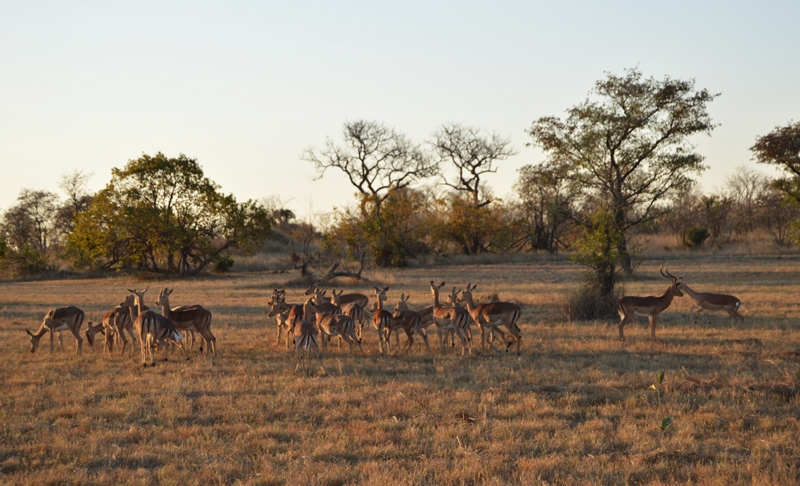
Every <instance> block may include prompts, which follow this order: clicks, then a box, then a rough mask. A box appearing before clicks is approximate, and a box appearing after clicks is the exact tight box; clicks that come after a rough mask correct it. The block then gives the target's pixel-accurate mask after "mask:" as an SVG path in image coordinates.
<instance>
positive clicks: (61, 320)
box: [25, 306, 85, 356]
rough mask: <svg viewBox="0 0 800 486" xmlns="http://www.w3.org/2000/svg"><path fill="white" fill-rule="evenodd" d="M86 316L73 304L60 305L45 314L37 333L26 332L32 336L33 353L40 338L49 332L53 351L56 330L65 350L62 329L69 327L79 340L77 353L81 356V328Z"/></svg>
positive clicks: (60, 343)
mask: <svg viewBox="0 0 800 486" xmlns="http://www.w3.org/2000/svg"><path fill="white" fill-rule="evenodd" d="M84 317H85V314H84V313H83V311H82V310H80V309H78V308H77V307H73V306H68V307H58V308H56V309H53V310H51V311H50V312H48V313H47V314H45V316H44V319H43V320H42V325H41V326H39V329H38V330H37V331H36V332H35V333H33V332H30V331H29V330H27V329H25V332H26V333H28V336H30V338H31V353H34V352H36V348H37V347H39V340H40V339H41V338H42V336H44V334H45V333H47V332H49V333H50V352H51V353H52V352H53V333H55V332H58V343H59V345H60V346H61V349H62V350H63V349H64V341H63V339H62V337H61V331H66V330H67V329H69V330H70V332H71V333H72V335H73V336H75V339H77V340H78V347H77V353H78V356H80V355H81V345H82V344H83V339H82V338H81V335H80V330H81V324H83V319H84Z"/></svg>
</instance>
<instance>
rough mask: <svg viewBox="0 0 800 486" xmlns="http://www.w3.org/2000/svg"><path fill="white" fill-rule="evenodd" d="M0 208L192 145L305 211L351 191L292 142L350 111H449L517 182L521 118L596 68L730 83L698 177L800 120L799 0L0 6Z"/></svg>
mask: <svg viewBox="0 0 800 486" xmlns="http://www.w3.org/2000/svg"><path fill="white" fill-rule="evenodd" d="M0 5H2V8H0V164H2V176H1V177H0V208H2V209H5V208H8V207H9V206H11V205H13V204H14V203H15V201H16V197H17V195H19V192H20V190H21V189H22V188H30V189H47V190H51V191H54V192H58V183H59V180H60V177H61V175H62V174H64V173H68V172H72V171H74V170H82V171H84V172H87V173H88V172H93V173H94V176H93V177H92V179H91V180H90V189H92V190H97V189H100V188H102V187H103V186H104V185H105V184H106V183H107V182H108V181H109V180H110V178H111V168H112V167H122V166H123V165H124V164H125V163H126V162H127V161H128V160H129V159H135V158H137V157H139V156H140V155H141V154H142V153H147V154H154V153H156V152H158V151H161V152H163V153H165V154H166V155H169V156H176V155H178V153H185V154H186V155H188V156H190V157H194V158H197V159H198V161H199V162H200V163H201V164H202V166H203V168H204V170H205V172H206V175H207V176H208V177H209V178H210V179H212V180H214V181H215V182H217V183H218V184H220V185H221V186H222V190H223V191H225V192H229V193H233V194H234V195H235V196H236V197H237V199H239V200H245V199H250V198H253V199H258V198H261V197H264V196H270V195H277V196H279V197H280V198H282V199H283V200H289V201H290V202H289V204H288V206H289V207H290V208H292V209H293V210H295V211H296V212H297V213H298V214H299V215H301V216H302V215H305V214H308V212H309V210H310V209H313V211H324V210H329V209H330V207H332V206H333V205H343V204H348V203H351V202H352V201H353V200H354V199H353V193H354V189H353V188H352V187H351V186H350V185H349V183H347V182H346V181H345V180H344V179H343V178H342V177H340V176H339V175H337V174H335V173H333V172H329V173H328V174H326V176H325V178H324V179H323V180H321V181H313V180H312V179H313V176H314V170H313V167H312V166H311V164H310V163H308V162H304V161H302V160H300V158H299V157H300V154H301V152H302V150H303V149H304V148H306V147H309V146H317V147H320V146H322V144H323V143H324V141H325V139H326V137H327V136H333V137H338V136H339V134H340V132H341V128H342V124H343V123H344V122H345V121H346V120H356V119H368V120H377V121H380V122H383V123H386V124H387V125H390V126H393V127H394V128H396V129H397V130H399V131H401V132H405V133H406V134H408V135H409V136H410V137H412V138H413V139H415V140H417V141H419V142H422V141H424V140H425V139H426V138H427V137H428V136H429V135H430V133H431V132H433V131H434V130H435V129H436V128H437V127H438V126H439V125H441V124H442V123H444V122H447V121H456V122H463V123H465V124H468V125H473V126H478V127H482V128H486V129H488V130H492V131H497V132H499V133H501V134H504V135H506V136H508V137H511V138H512V140H513V144H514V146H515V147H516V148H517V149H518V150H519V154H518V155H516V156H514V157H513V158H511V159H509V160H507V161H505V162H503V163H501V165H500V169H499V171H498V173H497V174H492V175H489V176H487V178H486V181H487V182H488V184H489V185H490V186H491V187H492V188H493V189H494V192H495V194H496V195H497V196H500V197H503V196H506V195H508V194H509V193H510V192H511V186H512V185H513V183H514V180H515V179H516V177H517V169H518V168H519V167H521V166H523V165H525V164H529V163H536V162H540V161H542V159H543V156H542V154H541V153H540V152H539V151H537V150H535V149H533V148H527V147H525V144H526V143H527V142H529V141H530V140H529V137H528V136H527V135H526V134H525V129H527V128H528V127H529V126H530V125H531V123H532V122H533V121H534V120H536V119H538V118H539V117H542V116H548V115H555V116H559V117H563V116H564V112H565V110H566V109H567V108H569V107H571V106H573V105H576V104H578V103H580V102H581V101H583V100H584V99H585V98H586V97H587V94H588V92H589V90H590V89H591V88H592V87H593V84H594V82H595V81H596V80H598V79H601V78H603V77H604V76H605V74H604V73H605V72H611V73H614V74H624V69H626V68H632V67H638V68H639V69H640V70H641V71H642V73H643V74H644V76H645V77H651V76H652V77H655V78H659V79H660V78H663V77H664V76H665V75H668V76H670V77H673V78H694V79H695V80H696V87H697V88H707V89H708V90H709V91H711V92H714V93H722V95H721V96H720V97H719V98H717V99H716V100H715V101H714V102H713V103H711V104H710V105H709V112H710V114H711V116H712V118H713V120H714V122H715V123H718V124H720V126H719V127H718V128H717V129H716V130H715V131H714V133H713V135H712V136H711V137H706V136H698V137H696V138H695V139H693V140H692V141H693V142H694V143H695V145H696V147H697V151H698V152H699V153H700V154H702V155H704V156H705V157H706V161H705V163H706V165H708V166H709V170H707V171H706V172H705V174H704V175H703V177H702V179H701V182H702V184H703V187H704V188H706V189H707V190H708V189H713V188H714V187H718V186H721V185H722V184H723V183H724V181H725V178H726V177H727V176H728V175H730V174H731V173H732V172H733V171H734V169H735V168H736V167H738V166H740V165H744V164H750V165H753V166H754V167H757V169H758V170H761V171H763V172H767V173H770V172H769V170H768V168H767V167H763V166H755V164H754V163H753V162H751V161H750V158H751V153H750V151H749V150H748V147H750V146H752V145H753V143H754V141H755V138H756V137H757V136H759V135H765V134H766V133H768V132H769V131H771V130H772V129H773V128H774V127H775V126H778V125H785V124H787V123H788V122H789V121H790V120H793V119H794V120H798V119H800V89H798V87H800V62H798V52H800V28H798V19H800V2H798V1H796V0H792V1H768V2H744V1H713V2H712V1H670V2H666V1H662V2H652V1H641V0H638V1H606V2H599V1H584V2H571V1H564V2H553V1H493V2H486V1H481V2H475V1H464V0H461V1H446V2H444V1H440V2H437V1H431V0H427V1H416V0H411V1H405V2H380V1H375V0H372V1H347V2H340V1H294V2H287V1H281V2H273V1H260V2H236V1H227V2H202V1H192V2H168V1H158V2H150V1H137V2H107V1H102V2H101V1H97V2H81V1H76V2H61V1H49V2H47V1H35V0H29V1H24V2H11V1H3V2H2V3H0Z"/></svg>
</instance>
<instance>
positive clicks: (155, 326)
mask: <svg viewBox="0 0 800 486" xmlns="http://www.w3.org/2000/svg"><path fill="white" fill-rule="evenodd" d="M148 288H149V287H148ZM130 292H131V293H132V294H133V295H134V299H135V302H136V319H135V320H134V321H133V327H134V328H135V329H136V334H138V335H139V339H141V343H142V365H143V366H147V354H148V352H149V353H150V363H151V365H152V366H155V365H156V358H155V345H156V343H158V344H159V346H162V347H163V348H164V361H167V360H168V359H169V341H172V342H174V343H176V344H177V345H178V347H179V348H180V349H181V351H183V355H184V356H185V357H186V359H187V360H188V359H189V355H188V354H186V350H185V349H184V347H183V343H182V342H181V341H182V340H183V336H181V334H180V333H179V332H178V331H177V330H176V329H175V326H174V325H173V324H172V321H170V320H169V319H167V318H166V317H164V316H162V315H160V314H157V313H155V312H153V311H151V310H145V309H144V294H145V293H146V292H147V289H145V290H144V292H136V291H135V290H130ZM133 312H134V311H133V308H131V317H133Z"/></svg>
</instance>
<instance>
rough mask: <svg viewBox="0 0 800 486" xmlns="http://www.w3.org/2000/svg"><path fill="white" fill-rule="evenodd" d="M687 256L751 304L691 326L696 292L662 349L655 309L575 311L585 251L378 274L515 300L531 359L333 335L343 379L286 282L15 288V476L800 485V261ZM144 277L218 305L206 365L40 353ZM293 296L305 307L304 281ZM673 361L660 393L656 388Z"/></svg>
mask: <svg viewBox="0 0 800 486" xmlns="http://www.w3.org/2000/svg"><path fill="white" fill-rule="evenodd" d="M659 264H660V261H659V262H655V261H649V262H644V263H643V264H642V265H641V266H640V267H639V269H638V272H637V277H636V278H635V279H634V280H633V281H630V282H627V283H626V284H625V293H626V294H629V295H660V294H661V293H662V292H663V291H664V289H665V288H666V286H667V283H668V282H667V281H666V280H664V279H663V278H662V277H660V276H659V275H658V267H659ZM545 268H546V269H547V270H545ZM669 268H670V271H672V272H673V273H675V274H676V275H682V276H683V277H684V278H685V279H686V281H687V282H688V283H689V284H690V285H692V286H693V288H694V289H695V290H700V291H716V292H724V293H732V294H735V295H737V296H739V297H740V298H741V299H742V301H743V302H744V311H743V312H744V314H745V315H746V316H747V320H746V321H745V322H744V323H739V322H736V323H734V322H732V320H731V319H730V318H729V317H728V316H727V315H726V314H724V313H723V314H719V313H718V314H708V315H707V317H706V318H707V319H708V320H710V321H711V323H710V324H706V323H704V322H700V321H698V323H697V324H692V323H691V322H690V318H689V315H688V310H689V308H690V304H691V302H690V298H689V297H688V296H687V297H684V298H683V299H676V300H675V302H674V303H673V305H672V307H670V308H669V309H668V310H667V311H666V312H665V313H664V314H662V315H661V318H660V319H659V326H658V328H657V330H656V333H657V336H658V338H659V339H660V341H658V342H651V341H649V340H648V339H647V338H648V336H649V329H648V327H647V325H646V322H645V319H644V318H638V320H637V323H636V324H635V325H633V326H631V327H630V328H629V329H626V337H627V338H628V341H627V342H626V343H621V342H619V341H617V339H616V337H617V326H616V322H615V321H611V320H609V321H603V322H567V321H565V319H564V318H563V317H562V316H563V312H562V311H561V304H562V302H563V301H564V300H565V293H568V292H570V291H572V290H574V289H575V288H576V286H577V285H579V282H580V273H581V270H580V268H579V267H577V266H576V265H574V264H571V263H566V262H557V261H548V262H546V263H542V264H539V263H511V264H493V265H463V266H447V267H444V266H442V267H434V268H426V269H409V270H397V271H380V272H375V273H371V274H368V275H367V276H368V277H369V278H371V279H373V281H374V282H375V283H377V284H380V285H382V286H385V285H390V291H389V298H390V302H392V304H393V303H394V302H396V301H397V299H398V298H399V296H400V294H401V293H411V303H412V304H415V305H416V306H417V307H422V306H423V305H427V304H428V303H429V301H430V300H431V297H430V290H429V287H428V282H429V281H430V280H436V281H437V283H438V282H440V281H442V280H446V281H447V284H448V287H449V286H450V285H457V286H459V287H463V286H464V285H466V283H467V282H472V283H476V282H477V283H478V289H477V290H476V296H477V297H478V298H486V296H487V295H489V294H491V293H494V292H496V293H497V295H498V296H499V297H500V298H501V299H503V300H510V301H514V302H518V303H519V304H521V306H522V309H523V316H522V319H521V328H522V332H523V346H522V355H521V356H516V355H514V354H513V353H510V354H505V353H487V354H483V353H481V352H480V349H479V345H478V346H477V348H478V349H476V350H475V349H474V350H473V354H472V356H467V357H463V358H462V357H461V356H459V355H458V350H459V346H457V347H456V348H455V350H454V351H455V352H454V351H453V350H451V351H449V353H448V354H446V355H444V356H440V355H439V354H438V352H434V354H429V353H428V352H427V351H425V348H424V346H423V345H422V343H421V342H419V340H417V342H416V343H415V344H414V348H413V349H412V351H411V353H410V354H409V355H401V356H390V357H381V356H378V355H377V334H376V332H375V331H374V330H373V329H372V328H369V329H367V328H366V327H365V333H364V346H365V350H366V351H367V353H368V356H367V358H363V357H361V356H360V355H359V354H357V355H356V356H355V357H350V356H349V355H348V354H347V350H346V346H345V347H342V349H341V350H337V349H336V346H335V345H334V346H331V347H329V351H330V352H331V354H330V356H329V358H328V359H326V360H325V362H324V364H325V370H326V371H327V375H322V373H321V371H320V369H319V366H318V365H317V364H316V363H315V364H314V365H313V367H312V368H311V371H312V373H311V375H310V376H308V375H307V374H306V373H304V372H302V371H301V372H298V373H297V374H295V373H294V368H295V364H296V358H295V357H294V355H293V354H290V353H289V352H288V351H286V350H285V349H284V347H283V345H282V344H281V345H276V344H275V330H276V328H275V324H274V321H273V320H272V319H267V318H266V311H265V308H264V303H265V301H266V299H267V298H268V296H269V293H270V291H271V290H272V289H273V288H274V287H276V286H279V285H280V284H281V281H280V280H278V279H279V278H283V279H287V278H288V277H287V275H273V274H269V273H239V274H232V275H230V276H226V277H210V278H207V279H191V280H178V281H170V282H140V281H136V280H134V279H130V278H122V277H120V278H107V279H95V280H65V281H44V282H6V283H0V339H2V343H3V351H2V353H0V387H1V389H2V394H0V424H1V425H0V427H1V428H0V434H1V435H0V437H1V440H0V483H4V484H37V485H46V484H235V483H240V484H265V485H271V484H320V485H344V484H375V485H387V484H453V485H456V484H589V483H591V484H679V483H681V484H684V483H692V484H783V485H785V484H797V483H798V482H800V445H799V444H798V437H800V425H799V423H798V421H799V420H800V406H799V405H800V403H799V402H798V400H800V399H798V395H797V391H798V389H800V384H798V383H799V382H798V377H799V376H800V373H799V371H800V335H799V334H798V329H799V328H800V319H798V315H799V314H800V301H799V300H798V295H799V294H800V281H799V279H798V275H800V257H796V256H790V257H783V258H779V257H775V256H770V257H746V256H741V257H716V256H713V255H710V256H709V255H707V256H704V257H703V258H692V259H687V260H672V261H670V262H669ZM551 271H552V272H555V273H552V272H551ZM554 275H558V276H559V277H560V280H559V281H557V282H552V280H553V279H554ZM148 283H149V285H150V292H149V293H148V296H149V297H148V303H149V302H150V301H153V302H154V301H155V299H156V297H157V295H158V287H159V286H161V287H163V286H167V285H168V286H169V287H174V288H175V293H174V295H173V300H174V305H181V304H189V303H202V304H203V305H205V306H206V307H207V308H209V309H210V310H212V311H213V313H214V321H213V330H214V333H215V334H216V336H217V346H218V349H219V355H218V356H217V357H216V358H211V357H207V356H200V355H198V353H197V351H196V349H197V348H196V347H195V351H194V352H192V353H191V355H192V359H191V361H188V362H187V361H184V360H182V359H180V358H179V357H177V356H175V355H174V354H173V357H174V361H173V360H170V361H169V362H166V363H165V362H163V361H158V362H157V366H156V367H155V368H146V369H145V368H142V366H141V363H140V357H139V353H138V350H137V353H136V354H135V355H134V356H132V355H131V354H126V355H124V356H123V355H120V354H119V353H116V354H114V355H113V356H111V357H108V356H104V355H103V352H102V349H101V347H100V346H98V345H95V347H94V348H89V347H88V346H87V344H86V342H84V352H83V356H81V357H77V356H76V355H75V340H74V338H73V337H72V336H71V335H66V334H65V336H64V347H65V349H64V351H60V350H59V349H58V344H57V340H56V351H55V352H54V353H52V354H51V353H50V352H49V342H48V337H45V338H44V339H43V341H42V343H41V345H40V347H39V349H38V350H37V352H36V353H35V354H31V353H30V352H29V341H28V338H27V335H26V334H25V333H24V328H26V327H27V328H29V329H31V330H33V329H35V328H37V327H38V325H39V324H40V322H41V319H42V316H43V315H44V314H45V312H46V311H47V310H49V309H50V308H52V307H56V306H59V305H67V304H72V305H76V306H78V307H81V308H82V309H84V311H86V314H87V320H88V319H91V320H93V321H96V320H98V319H99V318H100V316H101V315H102V312H103V311H105V310H106V309H108V308H110V307H112V306H113V305H115V304H116V303H118V302H119V301H121V300H122V299H123V298H124V297H125V295H126V289H127V288H134V287H135V288H141V287H144V286H146V285H148ZM349 288H351V289H353V290H360V291H363V292H366V291H367V290H368V287H367V286H363V285H362V286H357V285H354V286H351V287H349ZM287 293H288V297H287V300H288V301H300V299H301V297H300V294H301V293H302V289H299V288H294V289H292V288H290V289H288V291H287ZM85 329H86V324H85V323H84V326H83V328H82V330H83V331H85ZM476 335H477V332H476ZM403 340H404V338H401V342H402V341H403ZM431 347H432V348H433V349H435V350H436V349H437V348H438V341H437V338H436V337H433V336H432V338H431ZM437 351H438V350H437ZM661 371H664V372H665V380H664V383H663V390H664V394H663V396H661V397H660V398H659V396H658V394H657V392H656V391H655V390H654V389H652V388H650V385H652V384H655V383H656V380H657V376H658V374H659V373H660V372H661ZM664 417H672V418H673V423H672V425H671V426H670V427H668V428H667V429H666V430H664V431H662V430H660V429H659V428H658V425H660V424H661V422H662V419H663V418H664Z"/></svg>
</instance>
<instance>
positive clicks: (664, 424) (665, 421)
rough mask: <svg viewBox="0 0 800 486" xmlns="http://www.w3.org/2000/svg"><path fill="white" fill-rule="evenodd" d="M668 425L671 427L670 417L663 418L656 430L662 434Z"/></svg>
mask: <svg viewBox="0 0 800 486" xmlns="http://www.w3.org/2000/svg"><path fill="white" fill-rule="evenodd" d="M670 425H672V417H664V418H663V419H662V420H661V425H659V426H658V428H659V429H661V431H662V432H663V431H665V430H667V427H669V426H670Z"/></svg>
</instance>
